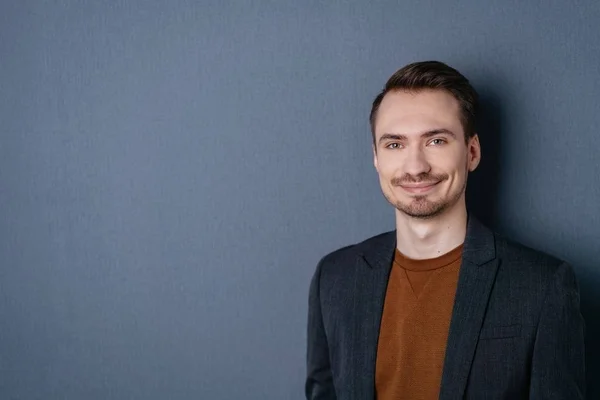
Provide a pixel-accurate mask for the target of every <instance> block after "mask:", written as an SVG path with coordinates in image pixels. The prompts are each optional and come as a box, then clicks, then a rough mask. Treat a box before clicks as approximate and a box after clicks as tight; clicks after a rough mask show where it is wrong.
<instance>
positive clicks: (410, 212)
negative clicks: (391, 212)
mask: <svg viewBox="0 0 600 400" xmlns="http://www.w3.org/2000/svg"><path fill="white" fill-rule="evenodd" d="M440 183H441V182H440ZM466 188H467V180H466V179H465V180H464V183H463V186H462V188H461V190H459V191H457V192H456V193H454V194H453V195H452V196H451V197H449V198H443V199H440V200H438V201H431V200H429V199H428V195H423V196H415V197H413V198H412V200H411V201H410V203H403V202H401V201H399V200H395V199H392V198H391V196H390V195H388V194H386V193H384V196H385V197H386V199H387V201H388V202H389V203H390V204H391V205H392V206H394V208H396V210H398V211H400V212H401V213H403V214H405V215H407V216H409V217H411V218H417V219H422V220H426V219H432V218H435V217H437V216H439V215H441V214H443V213H444V212H445V211H447V210H448V209H450V208H451V207H452V206H454V205H455V204H456V203H457V202H458V200H459V199H460V197H461V196H462V195H463V193H464V192H465V190H466Z"/></svg>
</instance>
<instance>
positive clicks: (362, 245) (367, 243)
mask: <svg viewBox="0 0 600 400" xmlns="http://www.w3.org/2000/svg"><path fill="white" fill-rule="evenodd" d="M395 245H396V231H389V232H384V233H380V234H378V235H375V236H372V237H370V238H368V239H365V240H363V241H361V242H359V243H354V244H351V245H348V246H344V247H341V248H338V249H336V250H333V251H331V252H330V253H328V254H326V255H325V256H323V257H322V258H321V260H320V261H319V263H318V265H317V271H316V275H327V276H328V277H330V278H331V277H346V278H350V277H351V276H352V275H353V272H354V271H356V270H361V269H363V268H364V267H365V263H366V261H365V256H368V255H370V254H374V253H384V254H387V253H388V250H390V249H392V250H393V248H394V247H395ZM390 254H392V253H390ZM357 267H358V268H357Z"/></svg>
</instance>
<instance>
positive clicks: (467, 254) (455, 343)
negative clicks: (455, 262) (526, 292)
mask: <svg viewBox="0 0 600 400" xmlns="http://www.w3.org/2000/svg"><path fill="white" fill-rule="evenodd" d="M494 243H495V242H494V235H493V233H492V232H491V231H490V230H489V229H488V228H486V227H485V226H483V225H482V224H481V223H480V222H479V221H477V220H476V219H475V218H474V217H471V216H469V222H468V224H467V236H466V238H465V243H464V250H463V260H462V265H461V268H460V272H459V278H458V286H457V289H456V298H455V301H454V308H453V311H452V319H451V322H450V331H449V334H448V343H447V347H446V356H445V360H444V370H443V373H442V384H441V389H440V399H441V400H450V399H462V398H463V395H464V392H465V388H466V385H467V379H468V377H469V372H470V369H471V364H472V362H473V356H474V354H475V348H476V346H477V340H478V337H479V331H480V330H481V325H482V323H483V319H484V316H485V310H486V308H487V303H488V299H489V296H490V293H491V289H492V286H493V283H494V279H495V277H496V272H497V270H498V260H497V258H496V249H495V244H494Z"/></svg>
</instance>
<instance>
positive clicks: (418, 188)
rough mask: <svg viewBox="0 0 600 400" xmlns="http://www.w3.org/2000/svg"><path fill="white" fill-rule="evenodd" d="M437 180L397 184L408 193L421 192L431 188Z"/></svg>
mask: <svg viewBox="0 0 600 400" xmlns="http://www.w3.org/2000/svg"><path fill="white" fill-rule="evenodd" d="M438 183H439V182H419V183H404V184H401V185H399V186H400V187H402V189H404V190H406V191H407V192H410V193H423V192H427V191H428V190H430V189H432V188H433V187H435V185H437V184H438Z"/></svg>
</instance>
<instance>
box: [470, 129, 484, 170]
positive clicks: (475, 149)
mask: <svg viewBox="0 0 600 400" xmlns="http://www.w3.org/2000/svg"><path fill="white" fill-rule="evenodd" d="M467 152H468V154H467V165H468V167H469V171H470V172H473V171H475V169H477V166H478V165H479V162H480V161H481V144H480V143H479V135H477V134H474V135H473V136H472V137H471V138H470V139H469V143H468V144H467Z"/></svg>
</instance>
